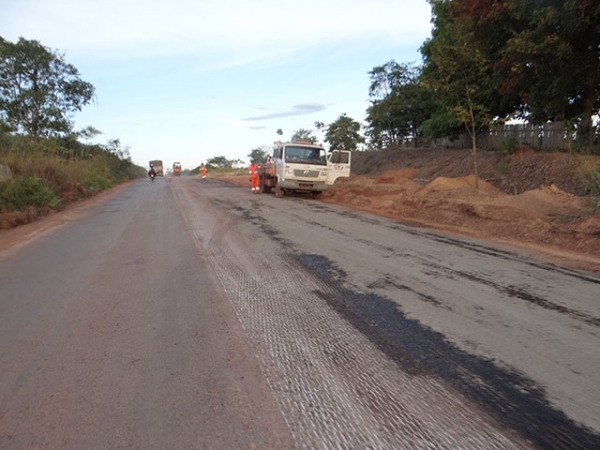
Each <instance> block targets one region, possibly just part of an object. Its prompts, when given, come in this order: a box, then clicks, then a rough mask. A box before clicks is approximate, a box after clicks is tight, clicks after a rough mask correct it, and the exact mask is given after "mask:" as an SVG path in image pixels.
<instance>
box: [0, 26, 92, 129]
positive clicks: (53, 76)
mask: <svg viewBox="0 0 600 450" xmlns="http://www.w3.org/2000/svg"><path fill="white" fill-rule="evenodd" d="M93 96H94V87H93V86H92V85H91V84H90V83H88V82H86V81H83V80H81V78H80V77H79V72H78V71H77V69H76V68H75V67H74V66H72V65H71V64H68V63H66V62H65V60H64V56H63V55H61V54H59V53H57V52H56V51H52V50H50V49H48V48H46V47H44V46H42V45H41V44H40V43H39V42H38V41H34V40H32V41H29V40H26V39H23V38H19V41H18V42H17V43H16V44H13V43H11V42H8V41H6V40H4V39H3V38H1V37H0V120H1V121H4V122H6V123H8V124H9V125H10V127H11V128H12V130H13V131H14V132H17V133H21V132H23V133H25V134H27V135H29V136H30V137H32V138H33V139H35V140H38V139H39V138H41V137H46V136H53V135H61V134H64V133H68V132H69V131H70V130H71V128H72V121H71V120H70V119H71V114H72V113H74V112H75V111H80V110H81V108H82V107H83V106H84V105H87V104H88V103H89V102H90V101H91V100H92V98H93Z"/></svg>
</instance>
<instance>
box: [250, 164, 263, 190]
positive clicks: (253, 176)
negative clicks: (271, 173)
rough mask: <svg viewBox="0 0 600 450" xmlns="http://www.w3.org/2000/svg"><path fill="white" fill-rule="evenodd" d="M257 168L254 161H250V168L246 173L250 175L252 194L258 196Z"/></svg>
mask: <svg viewBox="0 0 600 450" xmlns="http://www.w3.org/2000/svg"><path fill="white" fill-rule="evenodd" d="M258 168H259V165H258V164H256V161H254V160H252V161H251V164H250V168H249V169H248V173H249V175H250V185H251V186H252V193H253V194H260V181H259V178H258Z"/></svg>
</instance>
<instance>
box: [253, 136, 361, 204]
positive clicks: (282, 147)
mask: <svg viewBox="0 0 600 450" xmlns="http://www.w3.org/2000/svg"><path fill="white" fill-rule="evenodd" d="M350 162H351V153H350V152H349V151H347V150H334V151H332V152H331V153H329V154H327V152H326V151H325V149H324V148H323V147H322V146H320V145H315V144H313V143H311V142H310V141H292V142H276V143H275V148H274V150H273V156H272V157H270V158H268V159H267V162H266V163H263V164H260V167H259V169H258V176H259V181H260V191H261V192H263V193H269V192H271V189H273V188H274V189H275V195H276V196H277V197H283V196H284V195H285V194H286V193H292V192H306V193H310V194H312V196H313V197H318V196H319V194H321V192H323V191H324V190H326V189H327V187H328V186H331V185H332V184H334V183H335V181H336V180H337V179H338V178H341V177H349V176H350Z"/></svg>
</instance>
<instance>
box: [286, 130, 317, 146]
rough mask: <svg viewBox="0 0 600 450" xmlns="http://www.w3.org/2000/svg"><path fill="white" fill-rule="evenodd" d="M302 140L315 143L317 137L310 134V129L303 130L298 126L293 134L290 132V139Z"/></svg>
mask: <svg viewBox="0 0 600 450" xmlns="http://www.w3.org/2000/svg"><path fill="white" fill-rule="evenodd" d="M296 140H302V141H310V142H312V143H313V144H316V142H317V138H316V137H315V136H313V135H312V131H311V130H305V129H304V128H300V129H299V130H296V131H295V132H294V134H292V141H296Z"/></svg>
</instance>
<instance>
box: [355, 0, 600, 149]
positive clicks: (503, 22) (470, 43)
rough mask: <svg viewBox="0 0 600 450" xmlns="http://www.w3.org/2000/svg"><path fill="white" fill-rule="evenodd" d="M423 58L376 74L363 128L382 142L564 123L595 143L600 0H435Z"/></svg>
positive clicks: (584, 142) (581, 140) (377, 70)
mask: <svg viewBox="0 0 600 450" xmlns="http://www.w3.org/2000/svg"><path fill="white" fill-rule="evenodd" d="M428 1H429V3H430V5H431V8H432V24H433V28H432V35H431V37H430V38H428V39H427V40H426V41H425V42H424V43H423V45H422V46H421V48H420V51H421V54H422V57H423V63H422V64H421V65H420V66H417V65H414V64H398V63H396V62H394V61H390V62H388V63H386V64H383V65H381V66H378V67H375V68H374V69H373V70H372V71H371V72H369V74H370V76H371V82H372V83H371V86H370V89H369V96H370V99H371V106H370V107H369V108H368V110H367V122H368V124H369V125H368V126H367V129H366V134H367V135H368V136H369V137H370V140H371V143H372V144H374V145H375V146H389V145H397V144H402V143H405V142H407V141H409V142H412V143H414V145H418V144H419V143H420V141H421V140H422V139H424V138H427V139H442V138H449V139H453V138H456V137H457V135H459V134H460V133H463V132H467V133H468V134H469V135H470V136H471V137H472V139H473V142H474V140H475V136H476V135H477V134H478V133H480V132H485V131H488V130H489V129H490V127H491V126H492V125H493V124H495V123H505V122H507V121H509V120H513V119H520V120H523V121H525V122H528V123H531V124H535V125H541V124H544V123H547V122H563V123H565V128H566V129H565V133H570V134H571V135H572V136H573V137H574V139H575V141H576V142H579V143H580V144H582V145H585V146H591V145H592V144H593V143H595V141H596V140H597V136H596V135H595V132H594V126H593V120H594V118H595V117H597V115H598V108H599V107H600V89H599V88H600V83H599V69H600V65H599V45H600V7H599V6H598V2H597V1H589V0H564V1H560V2H558V1H554V0H537V1H522V0H428Z"/></svg>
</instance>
